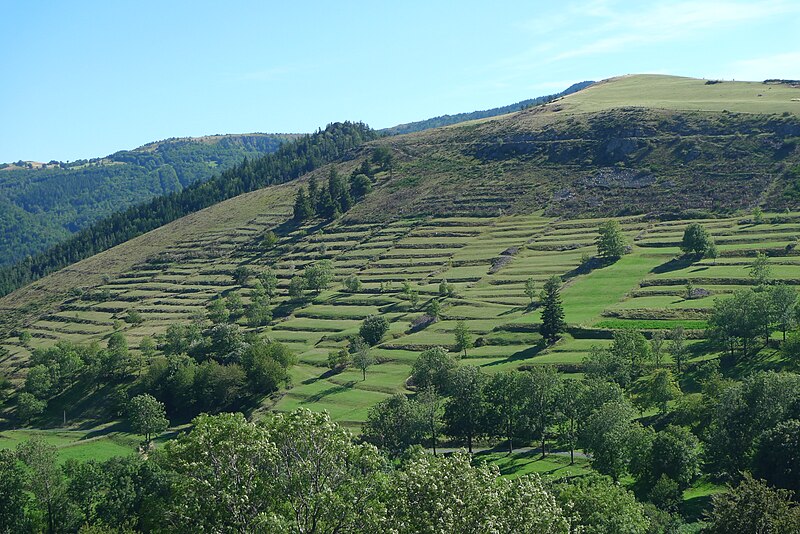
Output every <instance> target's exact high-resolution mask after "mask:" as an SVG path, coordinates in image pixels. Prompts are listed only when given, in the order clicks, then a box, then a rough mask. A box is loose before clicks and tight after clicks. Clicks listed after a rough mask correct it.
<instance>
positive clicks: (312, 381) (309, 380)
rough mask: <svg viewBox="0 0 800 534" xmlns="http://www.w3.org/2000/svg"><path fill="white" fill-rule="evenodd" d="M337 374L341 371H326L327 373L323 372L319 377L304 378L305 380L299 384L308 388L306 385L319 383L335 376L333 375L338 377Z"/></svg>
mask: <svg viewBox="0 0 800 534" xmlns="http://www.w3.org/2000/svg"><path fill="white" fill-rule="evenodd" d="M339 373H341V371H337V370H335V369H328V370H327V371H325V372H324V373H322V374H321V375H319V376H315V377H313V378H306V379H305V380H303V381H302V382H300V383H301V384H303V385H306V386H308V385H311V384H315V383H317V382H319V381H320V380H327V379H328V378H330V377H332V376H335V375H338V374H339Z"/></svg>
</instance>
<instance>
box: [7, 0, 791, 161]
mask: <svg viewBox="0 0 800 534" xmlns="http://www.w3.org/2000/svg"><path fill="white" fill-rule="evenodd" d="M0 18H2V20H3V21H4V22H3V29H2V31H0V68H2V72H3V76H2V78H0V80H2V81H0V114H2V121H1V122H0V161H6V162H7V161H16V160H18V159H25V160H36V161H49V160H51V159H56V160H74V159H79V158H88V157H94V156H101V155H106V154H109V153H112V152H114V151H116V150H120V149H126V148H134V147H136V146H139V145H142V144H144V143H146V142H149V141H153V140H157V139H164V138H167V137H177V136H194V135H204V134H214V133H241V132H255V131H260V132H308V131H313V130H315V129H316V128H318V127H324V126H325V124H327V123H329V122H332V121H338V120H363V121H365V122H367V123H368V124H370V125H371V126H373V127H375V128H382V127H386V126H392V125H395V124H398V123H403V122H409V121H413V120H419V119H424V118H428V117H432V116H436V115H441V114H445V113H458V112H462V111H472V110H476V109H486V108H490V107H495V106H499V105H505V104H510V103H513V102H516V101H519V100H523V99H526V98H531V97H535V96H540V95H542V94H550V93H553V92H557V91H560V90H562V89H564V88H566V87H567V86H568V85H570V84H571V83H573V82H576V81H581V80H586V79H593V80H599V79H602V78H607V77H610V76H614V75H620V74H629V73H640V72H651V73H665V74H677V75H686V76H695V77H707V78H726V79H737V80H748V79H749V80H763V79H764V78H767V77H781V78H795V79H798V78H800V39H798V38H797V32H798V30H799V29H800V2H798V1H797V0H764V1H755V0H754V1H738V0H716V1H703V0H685V1H684V0H677V1H644V0H642V1H628V2H624V1H612V0H594V1H592V0H577V1H573V2H570V1H561V2H552V1H550V2H538V1H536V2H533V1H519V2H503V1H499V0H498V1H494V2H471V1H467V0H460V1H453V2H435V1H433V0H428V1H415V0H407V1H403V2H391V3H390V2H382V1H379V0H378V1H376V0H372V1H365V2H348V1H340V2H323V1H311V0H307V1H305V2H275V1H261V2H256V1H253V2H246V1H235V0H231V1H229V2H220V1H215V2H210V1H208V2H206V1H202V0H194V1H187V2H182V1H165V0H162V1H158V2H151V1H138V2H132V1H131V2H121V1H120V2H116V1H114V2H109V1H107V0H102V1H74V2H56V1H55V0H53V1H50V2H45V1H36V0H30V1H25V0H17V1H14V0H0Z"/></svg>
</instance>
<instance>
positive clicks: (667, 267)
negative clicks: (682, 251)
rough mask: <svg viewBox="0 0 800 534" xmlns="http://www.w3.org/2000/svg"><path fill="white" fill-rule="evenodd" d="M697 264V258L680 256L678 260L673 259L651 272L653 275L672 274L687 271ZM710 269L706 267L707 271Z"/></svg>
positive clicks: (657, 266)
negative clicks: (682, 270)
mask: <svg viewBox="0 0 800 534" xmlns="http://www.w3.org/2000/svg"><path fill="white" fill-rule="evenodd" d="M694 262H695V258H694V257H693V256H680V257H678V258H672V259H671V260H669V261H668V262H666V263H662V264H661V265H656V266H655V267H653V268H652V269H650V272H651V273H653V274H663V273H671V272H673V271H680V270H681V269H686V268H687V267H689V266H690V265H692V264H693V263H694ZM707 268H708V267H706V269H707Z"/></svg>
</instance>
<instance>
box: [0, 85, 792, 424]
mask: <svg viewBox="0 0 800 534" xmlns="http://www.w3.org/2000/svg"><path fill="white" fill-rule="evenodd" d="M637 80H638V83H640V87H641V91H639V93H637V94H638V95H639V96H638V97H636V96H630V98H629V99H624V98H623V97H622V96H619V95H626V94H630V95H633V91H631V90H630V88H629V86H630V85H631V84H634V85H635V84H636V83H637ZM662 83H663V84H666V87H662V85H661V84H662ZM727 83H729V82H725V83H723V84H711V85H706V84H705V83H704V82H703V81H699V80H695V81H691V83H690V82H689V81H685V80H684V79H678V80H674V79H672V78H663V77H649V76H648V77H624V78H620V79H615V80H611V81H608V82H604V83H601V84H597V85H595V86H592V87H591V88H589V89H587V90H586V91H593V92H594V95H595V96H594V97H593V98H595V99H596V100H595V101H596V102H598V104H596V108H597V109H595V110H587V109H585V106H588V105H589V104H588V102H590V101H589V100H587V99H586V97H585V96H584V95H583V93H582V92H579V93H576V94H575V95H571V96H570V97H565V98H564V99H562V100H559V101H558V102H554V103H551V104H548V105H546V106H540V107H538V108H533V109H529V110H525V111H522V112H519V113H515V114H511V115H506V116H503V117H499V118H495V119H485V120H480V121H475V122H471V123H467V124H464V125H459V126H451V127H448V128H444V129H437V130H432V131H429V132H421V133H415V134H411V135H405V136H398V137H388V138H382V139H378V140H374V141H371V142H369V143H367V144H366V145H364V146H362V147H361V148H358V149H355V150H350V151H348V153H347V158H346V159H343V160H340V161H338V162H336V163H334V164H332V165H328V166H324V167H321V168H319V169H316V170H315V171H314V173H312V175H307V176H305V177H303V178H300V179H298V180H293V181H291V182H289V183H286V184H284V185H280V186H277V187H275V186H272V187H268V188H264V189H261V190H258V191H255V192H251V193H247V194H245V195H240V196H237V197H235V198H232V199H229V200H226V201H225V202H223V203H221V204H217V205H215V206H212V207H209V208H207V209H205V210H203V211H199V212H197V213H194V214H192V215H190V216H188V217H185V218H182V219H179V220H177V221H174V222H173V223H171V224H169V225H167V226H165V227H162V228H159V229H158V230H155V231H153V232H150V233H148V234H145V235H143V236H141V237H138V238H136V239H135V240H133V241H130V242H128V243H125V244H122V245H120V246H118V247H115V248H113V249H111V250H108V251H106V252H104V253H102V254H100V255H98V256H95V257H92V258H90V259H88V260H85V261H83V262H80V263H77V264H75V265H74V266H71V267H69V268H67V269H64V270H62V271H60V272H58V273H55V274H53V275H50V276H48V277H46V278H44V279H42V280H40V281H38V282H35V283H34V284H31V285H29V286H28V287H25V288H23V289H21V290H18V291H16V292H15V293H12V294H11V295H8V296H6V297H4V298H3V299H0V324H3V325H4V327H5V336H4V338H5V339H4V340H3V341H2V347H3V348H4V349H5V351H6V353H5V355H4V356H2V361H1V362H0V364H2V365H3V366H4V368H5V369H6V370H7V372H9V373H10V374H11V376H12V378H13V380H14V381H15V382H17V383H19V380H21V379H22V378H23V377H24V375H25V372H26V371H25V369H26V366H27V361H28V358H29V356H30V350H31V349H32V348H35V347H45V346H50V345H52V344H54V343H56V342H57V341H58V340H59V339H68V340H72V341H76V342H89V341H98V342H101V343H105V342H106V340H107V339H108V338H109V337H110V335H111V334H112V333H113V332H115V331H116V332H122V333H123V334H124V336H125V337H126V338H127V339H128V340H129V342H130V344H131V346H132V348H134V349H135V348H137V347H138V346H139V343H140V341H141V340H142V339H144V338H145V337H150V336H157V335H159V334H162V333H164V332H165V331H166V329H167V327H168V326H170V325H172V324H180V323H189V322H191V321H193V320H196V319H197V318H199V317H203V315H204V313H205V308H206V305H207V304H208V303H209V302H210V301H211V300H213V299H214V298H216V297H217V296H218V295H226V296H227V295H231V294H237V295H239V296H240V297H241V300H242V301H243V302H244V303H245V305H246V304H248V303H249V299H250V296H251V294H252V292H253V289H254V279H253V278H249V279H248V278H245V279H241V278H239V277H238V275H237V269H238V268H241V267H246V268H248V269H250V270H252V271H253V272H254V273H261V272H264V271H266V270H267V268H268V267H269V268H271V269H272V270H273V271H274V272H275V274H276V275H277V276H278V280H279V284H278V292H277V295H276V296H275V297H274V298H273V300H272V302H271V304H270V306H271V309H272V312H273V320H272V321H271V322H270V323H269V324H268V325H267V326H265V327H254V328H251V327H249V326H247V322H246V321H245V319H244V318H241V319H239V326H240V328H241V329H243V330H252V331H255V332H258V333H261V334H264V335H267V336H269V337H272V338H274V339H277V340H280V341H282V342H284V343H286V344H287V346H289V347H290V348H291V349H292V350H293V351H294V352H295V354H296V355H297V356H298V358H299V364H298V365H297V366H296V367H295V368H294V370H293V374H294V378H295V381H294V386H293V388H292V389H290V390H288V391H286V392H285V395H283V396H281V397H280V398H279V399H271V400H268V401H267V402H266V403H265V405H266V406H268V405H270V404H271V403H272V402H274V401H277V407H278V408H279V409H289V408H292V407H295V406H308V407H311V408H314V409H319V408H326V409H329V410H330V411H331V412H332V413H333V414H334V416H335V417H336V418H338V419H340V420H343V421H347V422H350V423H353V424H356V423H359V422H360V421H363V420H364V418H365V416H366V411H367V409H368V408H369V406H370V405H372V404H374V403H375V402H377V401H378V400H380V399H382V398H385V397H386V396H387V395H388V394H390V393H392V392H395V391H401V390H403V388H404V387H405V380H406V378H407V377H408V373H409V365H410V362H411V361H412V360H413V359H414V358H415V357H416V356H417V354H418V352H419V351H420V350H422V349H424V348H427V347H431V346H435V345H445V346H452V345H453V344H454V330H455V326H456V321H457V320H459V319H463V320H464V321H465V322H466V324H467V326H468V329H469V331H470V332H471V333H472V336H473V339H474V341H476V345H479V346H477V347H476V348H475V349H473V350H471V351H470V352H469V353H468V357H469V358H474V362H475V363H479V364H480V365H482V366H484V367H485V368H486V369H487V370H489V371H492V370H498V369H506V368H518V367H520V366H528V365H535V364H538V363H549V364H554V365H558V366H559V367H560V368H562V370H564V371H571V372H581V371H582V369H581V367H580V364H581V361H582V358H583V356H584V355H585V354H586V353H587V352H588V350H589V348H590V347H591V346H592V345H599V346H602V345H605V344H608V338H609V336H610V333H611V330H613V329H617V328H635V329H654V328H670V327H672V326H684V327H685V328H686V329H687V330H691V331H694V332H693V334H692V335H693V336H694V337H701V336H702V331H703V329H704V328H705V325H706V319H707V315H708V309H709V307H710V306H711V305H712V303H713V295H717V294H726V293H729V292H731V291H732V289H733V288H735V287H737V286H741V285H746V284H750V283H752V282H751V281H750V279H749V278H748V269H747V265H748V263H749V262H750V261H751V260H750V259H749V257H750V256H752V255H753V254H754V253H755V251H756V250H762V249H768V250H770V251H771V253H772V254H773V255H774V256H776V259H775V260H774V261H775V265H774V275H775V277H776V278H779V279H782V280H784V281H785V282H786V283H788V284H798V282H800V280H798V277H797V275H796V274H795V273H794V271H795V270H796V269H797V262H796V252H795V247H794V246H793V243H795V237H794V236H796V235H797V232H798V220H800V219H799V218H798V213H797V212H793V211H791V209H793V208H796V206H797V205H798V200H799V196H798V195H800V184H799V183H798V180H799V179H800V150H798V146H797V142H798V140H797V138H798V137H800V120H799V119H798V117H797V116H796V114H795V113H794V112H793V110H794V107H793V106H795V103H794V102H793V100H792V98H794V97H793V96H791V95H794V94H795V93H793V92H792V91H798V90H797V89H793V88H789V87H784V86H770V85H759V84H745V87H739V86H734V84H732V83H731V84H730V85H731V86H733V89H736V90H735V91H732V92H731V93H730V94H722V93H720V92H719V88H720V87H721V86H725V85H726V84H727ZM617 84H622V87H619V86H617ZM673 84H678V85H679V86H682V87H683V86H684V85H685V87H684V90H685V91H686V98H687V99H689V100H688V101H690V102H694V104H686V105H685V107H686V108H687V109H667V108H668V106H667V105H666V104H663V107H648V104H647V102H648V100H647V98H648V96H647V95H648V94H651V95H657V94H662V95H665V94H671V91H672V90H673V89H671V87H672V86H673ZM754 87H763V88H764V90H768V89H767V88H768V87H772V88H773V90H774V91H776V92H781V93H782V94H783V95H784V96H782V97H781V98H783V100H780V102H778V103H776V104H775V106H776V108H775V111H777V112H779V113H777V114H771V115H764V114H761V113H745V112H739V113H726V112H722V111H713V110H712V111H708V110H705V108H703V107H701V106H700V104H699V102H702V103H703V104H702V105H703V106H710V107H711V106H717V107H720V106H723V105H724V102H725V101H726V100H727V101H730V100H732V99H733V98H734V96H733V94H734V93H735V94H738V95H741V94H743V91H744V90H745V89H747V90H750V89H752V88H754ZM748 88H749V89H748ZM604 91H606V92H604ZM705 91H711V92H709V93H704V92H705ZM799 92H800V91H799ZM615 95H616V96H615ZM692 95H694V97H692V98H694V100H691V99H690V98H689V97H690V96H692ZM784 97H785V98H784ZM659 98H661V97H659ZM737 98H739V102H740V103H741V106H743V108H742V109H745V107H746V104H747V102H751V101H752V102H759V101H758V99H759V98H763V97H758V96H757V94H753V95H752V96H750V97H748V98H749V100H748V98H745V97H744V96H739V97H737ZM572 99H575V101H574V102H573V101H572ZM620 99H622V101H624V102H625V103H626V104H627V105H625V106H624V107H617V106H618V104H616V103H615V102H617V103H621V102H620ZM660 102H665V101H660ZM709 102H710V104H709ZM581 106H584V108H582V107H581ZM710 109H711V108H710ZM379 147H387V148H389V150H390V151H391V153H392V154H393V163H392V165H391V166H390V167H389V168H387V169H386V170H382V171H381V172H377V173H375V174H374V176H373V177H372V191H371V192H370V193H369V194H367V195H366V197H365V198H364V199H363V200H362V201H360V202H358V203H356V204H355V205H354V207H353V208H352V209H351V210H350V211H348V212H347V213H346V214H345V215H344V216H343V217H342V218H339V219H336V220H333V221H325V220H320V219H315V220H311V221H308V222H305V223H303V224H302V225H296V224H292V223H289V222H287V221H288V219H289V218H290V216H291V207H292V203H293V201H294V197H295V194H296V192H297V191H298V189H299V188H301V187H302V188H303V189H304V190H305V189H307V188H308V186H309V181H310V178H311V177H312V176H313V177H314V178H315V179H316V180H317V183H323V184H324V181H325V180H326V179H327V177H328V176H329V173H330V172H331V169H336V170H337V171H338V173H339V175H342V176H355V175H357V174H358V173H359V172H360V170H357V169H361V168H363V166H364V165H365V162H366V165H367V166H369V164H368V162H369V161H372V159H373V156H375V154H376V153H378V152H380V151H379V150H378V148H379ZM759 205H760V206H763V207H764V208H765V209H766V210H773V211H783V210H784V209H785V208H790V211H789V213H787V214H784V215H781V216H780V217H778V216H777V215H771V216H770V217H768V221H767V224H764V225H755V226H753V225H750V224H749V223H748V221H746V220H745V219H746V218H745V217H743V216H742V215H737V213H736V212H737V211H739V210H744V209H750V208H752V207H754V206H759ZM609 216H620V217H622V222H623V228H624V230H625V232H626V233H627V235H628V238H629V240H630V241H631V242H632V243H633V248H632V253H631V254H630V255H627V256H625V257H624V258H623V259H622V260H620V261H619V262H618V263H616V264H614V265H613V266H611V267H606V268H603V269H595V270H592V269H580V268H579V265H580V264H581V263H582V262H583V259H582V256H584V254H587V255H591V254H592V253H593V251H594V247H593V245H592V243H593V239H594V237H595V235H596V229H597V226H598V224H599V223H600V222H602V220H604V219H605V218H607V217H609ZM593 217H599V218H593ZM690 220H701V221H702V222H703V224H704V225H706V226H707V227H708V228H709V230H710V231H711V233H712V234H713V235H714V236H715V237H716V238H717V241H718V244H719V248H720V255H721V257H720V259H719V260H717V261H714V262H712V261H708V262H702V263H700V264H693V265H682V264H676V263H675V262H673V261H672V259H673V258H674V256H675V255H676V254H677V252H678V249H677V242H678V240H679V239H680V236H681V235H682V232H683V229H684V228H685V227H686V225H687V224H688V223H689V222H690ZM269 229H272V230H274V231H275V232H276V233H277V236H278V241H277V243H276V244H274V246H265V245H264V241H263V236H264V235H265V232H266V231H267V230H269ZM322 259H329V260H331V261H332V262H333V265H334V270H335V277H334V278H335V283H334V284H333V285H332V286H330V288H329V289H327V290H325V291H322V292H320V293H319V294H313V293H307V294H306V295H305V297H304V298H297V297H296V296H291V297H290V295H289V293H288V289H289V282H290V280H291V279H292V278H293V277H294V276H296V275H297V274H299V273H302V272H303V271H304V268H305V266H306V265H308V264H309V263H311V262H314V261H319V260H322ZM351 274H355V275H356V276H357V277H358V278H359V279H360V281H361V282H362V286H361V288H360V289H357V290H345V289H344V288H343V287H342V286H341V281H342V280H343V279H344V278H345V277H346V276H348V275H351ZM551 275H558V276H561V277H562V278H563V279H565V280H566V281H567V286H566V287H565V289H564V299H565V305H566V306H565V307H566V313H567V315H566V319H567V322H568V325H569V336H566V337H565V338H564V340H563V341H562V342H561V343H560V344H558V345H556V346H554V347H550V348H548V349H546V350H545V348H544V346H543V345H542V344H540V343H539V339H540V338H539V335H538V333H537V330H538V328H537V327H538V323H539V321H540V319H539V312H538V310H537V309H536V308H535V306H533V307H532V306H529V304H530V299H529V297H527V296H525V294H524V285H525V282H526V280H527V279H528V278H531V279H533V281H534V282H535V284H536V285H537V287H538V288H541V287H542V282H543V281H544V280H545V279H547V278H548V277H550V276H551ZM690 279H691V280H692V281H693V282H694V283H695V284H696V285H697V286H702V287H703V288H704V289H706V290H707V293H704V297H703V298H701V299H682V298H681V297H680V295H681V294H682V291H683V289H682V287H683V286H684V285H685V284H686V282H687V280H690ZM445 280H446V281H447V283H450V284H453V285H454V287H453V289H454V291H453V292H452V293H449V292H446V293H447V294H445V295H442V297H441V298H442V303H443V310H442V317H441V320H440V321H439V322H435V323H432V324H425V323H424V321H423V323H420V322H419V321H420V317H421V316H422V315H423V310H424V309H425V306H426V304H427V303H428V301H430V300H431V299H433V298H436V297H437V296H438V295H439V292H440V289H439V286H440V284H441V283H442V282H443V281H445ZM404 282H408V284H409V285H408V286H407V287H404V285H403V283H404ZM130 310H133V311H135V312H136V313H137V314H138V315H139V316H140V317H141V318H142V320H143V321H142V322H141V323H139V322H138V321H137V322H131V323H125V322H124V321H125V319H126V317H128V316H129V311H130ZM378 313H379V314H381V315H383V316H385V317H387V319H388V320H389V321H390V329H389V334H388V336H387V338H386V339H385V340H384V342H383V344H382V345H380V346H379V347H378V348H376V349H374V355H375V356H376V357H377V359H378V362H379V363H378V365H376V366H374V368H373V370H371V371H369V372H368V375H367V376H368V378H367V379H366V380H359V377H358V376H357V374H358V371H351V370H347V371H345V372H343V373H341V374H336V373H331V372H329V370H328V369H327V367H326V365H327V356H328V352H329V351H331V350H338V349H339V348H341V347H343V346H344V345H345V344H346V339H347V337H348V336H350V335H351V334H354V333H356V332H357V330H358V327H359V325H360V323H361V321H362V320H363V319H364V318H365V317H367V316H369V315H371V314H378ZM21 333H27V334H30V335H31V336H32V337H31V339H30V341H26V340H25V339H23V338H20V337H19V334H21ZM24 337H27V336H24ZM715 351H716V349H710V348H708V347H707V346H705V345H702V344H701V345H699V346H698V347H697V348H696V351H695V353H694V357H695V358H697V360H698V361H701V360H703V359H706V358H708V357H713V356H714V355H715V354H716V352H715ZM769 365H770V363H769V361H767V362H766V363H763V366H765V367H769ZM90 405H91V403H90ZM92 406H93V405H92ZM82 416H84V417H87V418H89V417H93V416H96V414H93V415H90V414H83V415H81V414H76V415H75V417H76V418H80V417H82Z"/></svg>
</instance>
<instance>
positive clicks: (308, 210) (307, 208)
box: [294, 187, 314, 222]
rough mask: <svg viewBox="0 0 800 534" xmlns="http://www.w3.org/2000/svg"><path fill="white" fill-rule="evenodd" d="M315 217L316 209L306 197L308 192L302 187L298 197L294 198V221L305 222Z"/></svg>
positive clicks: (298, 191)
mask: <svg viewBox="0 0 800 534" xmlns="http://www.w3.org/2000/svg"><path fill="white" fill-rule="evenodd" d="M313 216H314V208H313V207H312V206H311V201H310V200H309V199H308V197H307V196H306V190H305V188H304V187H301V188H300V189H298V190H297V195H296V196H295V198H294V220H295V221H298V222H300V221H305V220H307V219H310V218H311V217H313Z"/></svg>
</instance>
